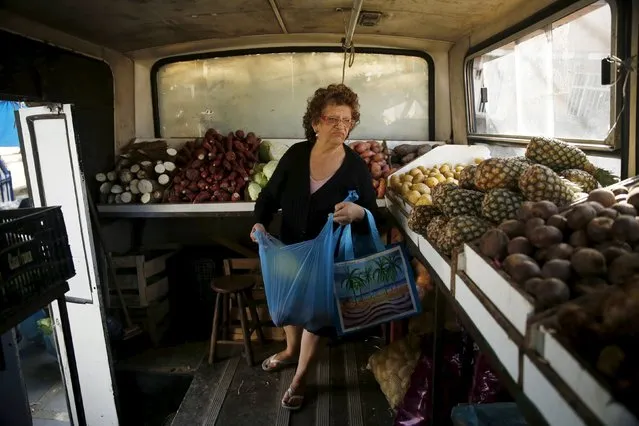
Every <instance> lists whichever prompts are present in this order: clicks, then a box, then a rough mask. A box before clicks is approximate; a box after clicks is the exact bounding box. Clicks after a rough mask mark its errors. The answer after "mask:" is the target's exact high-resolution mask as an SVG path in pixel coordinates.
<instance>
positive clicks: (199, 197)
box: [193, 191, 211, 203]
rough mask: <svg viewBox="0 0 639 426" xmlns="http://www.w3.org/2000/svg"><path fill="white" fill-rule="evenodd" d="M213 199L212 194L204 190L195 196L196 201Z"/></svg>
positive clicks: (194, 200)
mask: <svg viewBox="0 0 639 426" xmlns="http://www.w3.org/2000/svg"><path fill="white" fill-rule="evenodd" d="M210 199H211V194H209V193H208V192H207V191H202V192H200V193H199V194H197V195H196V196H195V198H194V199H193V202H194V203H203V202H205V201H208V200H210Z"/></svg>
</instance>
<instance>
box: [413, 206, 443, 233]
mask: <svg viewBox="0 0 639 426" xmlns="http://www.w3.org/2000/svg"><path fill="white" fill-rule="evenodd" d="M440 215H441V212H440V211H439V209H438V208H437V207H434V206H417V207H414V208H413V210H412V211H411V213H410V216H409V217H408V227H409V228H410V230H411V231H413V232H417V233H418V234H420V235H426V227H427V226H428V224H429V223H430V222H431V220H432V219H433V218H434V217H436V216H440Z"/></svg>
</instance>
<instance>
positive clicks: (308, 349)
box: [282, 330, 320, 404]
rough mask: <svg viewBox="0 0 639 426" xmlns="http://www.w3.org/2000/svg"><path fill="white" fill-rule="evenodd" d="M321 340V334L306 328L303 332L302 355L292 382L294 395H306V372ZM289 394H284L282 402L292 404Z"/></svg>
mask: <svg viewBox="0 0 639 426" xmlns="http://www.w3.org/2000/svg"><path fill="white" fill-rule="evenodd" d="M319 342H320V336H317V335H315V334H313V333H310V332H308V331H306V330H304V332H303V333H302V344H301V347H300V356H299V360H298V363H297V370H296V371H295V377H293V381H292V382H291V386H290V388H291V390H292V394H293V395H297V396H303V395H304V388H305V386H306V373H307V372H308V369H309V366H310V365H311V363H312V361H313V360H314V359H315V356H316V355H317V348H318V347H319ZM289 396H290V395H289V394H286V395H284V399H283V401H282V402H284V403H288V404H292V403H293V401H291V402H289V401H290V399H291V398H289Z"/></svg>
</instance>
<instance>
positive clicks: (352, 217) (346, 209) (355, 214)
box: [333, 202, 366, 225]
mask: <svg viewBox="0 0 639 426" xmlns="http://www.w3.org/2000/svg"><path fill="white" fill-rule="evenodd" d="M365 214H366V212H365V211H364V208H363V207H362V206H359V205H357V204H355V203H351V202H343V203H339V204H337V205H336V206H335V213H334V215H333V220H334V221H335V222H337V223H339V224H340V225H348V224H349V223H353V222H356V221H358V220H362V219H363V218H364V215H365Z"/></svg>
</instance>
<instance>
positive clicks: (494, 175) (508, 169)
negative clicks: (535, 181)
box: [475, 158, 530, 191]
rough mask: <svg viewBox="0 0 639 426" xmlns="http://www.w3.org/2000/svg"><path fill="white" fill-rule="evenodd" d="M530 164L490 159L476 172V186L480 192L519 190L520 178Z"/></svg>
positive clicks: (513, 160)
mask: <svg viewBox="0 0 639 426" xmlns="http://www.w3.org/2000/svg"><path fill="white" fill-rule="evenodd" d="M528 167H530V165H529V164H527V163H524V162H523V161H520V160H517V159H515V158H489V159H487V160H484V161H482V162H481V163H480V164H479V166H477V170H476V171H475V186H476V187H477V189H479V190H480V191H489V190H491V189H495V188H506V189H517V182H518V179H519V176H521V174H522V173H523V172H524V171H525V170H526V169H527V168H528Z"/></svg>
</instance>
